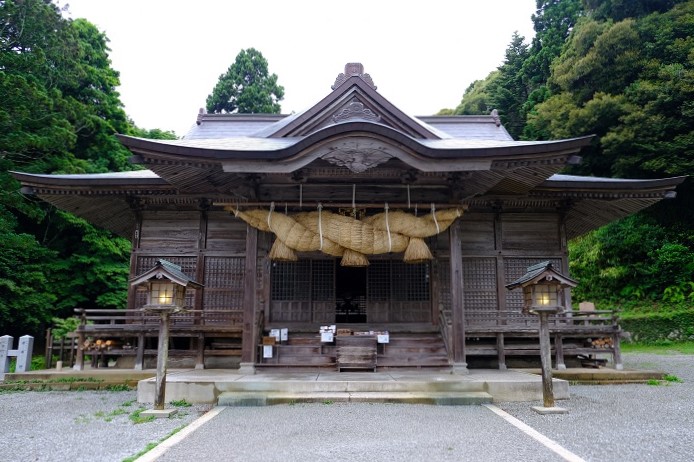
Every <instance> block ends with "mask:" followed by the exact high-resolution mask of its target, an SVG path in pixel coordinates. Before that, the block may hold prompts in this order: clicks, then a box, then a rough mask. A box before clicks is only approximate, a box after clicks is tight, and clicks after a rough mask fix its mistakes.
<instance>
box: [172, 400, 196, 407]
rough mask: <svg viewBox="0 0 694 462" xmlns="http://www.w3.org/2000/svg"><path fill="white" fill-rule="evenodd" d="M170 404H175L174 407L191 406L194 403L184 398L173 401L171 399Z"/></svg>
mask: <svg viewBox="0 0 694 462" xmlns="http://www.w3.org/2000/svg"><path fill="white" fill-rule="evenodd" d="M169 404H170V405H172V406H174V407H191V406H192V404H191V403H189V402H188V401H186V400H185V398H184V399H175V400H173V401H169Z"/></svg>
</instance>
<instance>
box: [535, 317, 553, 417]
mask: <svg viewBox="0 0 694 462" xmlns="http://www.w3.org/2000/svg"><path fill="white" fill-rule="evenodd" d="M538 314H539V316H540V358H541V360H542V400H543V403H544V406H545V407H554V390H553V388H552V351H551V348H550V342H549V323H548V322H547V316H548V315H549V314H548V313H545V312H540V313H538Z"/></svg>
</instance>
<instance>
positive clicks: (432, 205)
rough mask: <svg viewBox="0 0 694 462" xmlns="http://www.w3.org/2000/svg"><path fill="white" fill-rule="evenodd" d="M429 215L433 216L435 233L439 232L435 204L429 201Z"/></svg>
mask: <svg viewBox="0 0 694 462" xmlns="http://www.w3.org/2000/svg"><path fill="white" fill-rule="evenodd" d="M431 216H432V217H434V224H435V225H436V234H438V233H440V232H441V228H439V222H438V220H437V219H436V206H435V205H434V203H433V202H432V203H431Z"/></svg>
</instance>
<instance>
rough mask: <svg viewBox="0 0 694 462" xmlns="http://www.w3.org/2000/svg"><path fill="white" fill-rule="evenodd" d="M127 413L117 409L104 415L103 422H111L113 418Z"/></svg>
mask: <svg viewBox="0 0 694 462" xmlns="http://www.w3.org/2000/svg"><path fill="white" fill-rule="evenodd" d="M127 413H128V411H126V410H125V409H123V408H120V407H119V408H118V409H114V410H112V411H111V412H109V413H108V414H106V416H105V417H104V420H105V421H106V422H111V421H112V420H113V419H114V418H115V417H118V416H119V415H123V414H127Z"/></svg>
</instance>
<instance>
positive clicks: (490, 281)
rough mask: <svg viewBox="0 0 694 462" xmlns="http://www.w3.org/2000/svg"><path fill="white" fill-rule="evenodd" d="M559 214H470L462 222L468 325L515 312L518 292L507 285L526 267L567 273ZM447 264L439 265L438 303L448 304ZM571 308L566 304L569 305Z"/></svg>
mask: <svg viewBox="0 0 694 462" xmlns="http://www.w3.org/2000/svg"><path fill="white" fill-rule="evenodd" d="M562 234H563V225H562V222H561V216H560V214H559V213H558V212H546V213H518V212H516V213H513V212H503V211H501V212H496V213H494V212H489V213H479V212H469V213H467V214H465V215H464V216H463V217H462V218H461V250H462V259H463V262H462V267H463V301H464V309H465V320H466V324H467V325H474V324H480V323H484V322H485V319H488V318H487V317H485V315H484V312H488V311H496V310H498V311H517V312H520V310H521V308H522V297H521V292H520V291H509V290H507V289H506V287H504V286H505V285H506V284H508V283H510V282H512V281H514V280H516V279H518V278H519V277H520V276H522V275H523V274H525V272H526V269H527V268H528V266H531V265H533V264H535V263H539V262H542V261H546V260H549V261H551V262H553V263H554V264H555V265H556V267H557V268H559V269H560V270H561V271H563V272H568V260H567V257H568V255H567V249H566V245H565V239H564V238H563V236H562ZM447 266H448V262H447V261H441V262H440V263H439V268H440V276H439V281H440V284H441V289H442V290H441V291H440V292H439V293H440V297H441V300H440V302H441V303H442V305H443V306H444V307H449V306H450V302H449V301H448V300H447V299H446V291H448V290H449V288H448V287H447V286H446V281H447V280H449V278H450V276H449V273H448V272H447ZM567 303H569V304H570V300H567ZM569 306H570V305H569Z"/></svg>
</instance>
